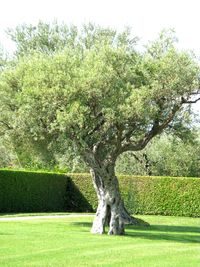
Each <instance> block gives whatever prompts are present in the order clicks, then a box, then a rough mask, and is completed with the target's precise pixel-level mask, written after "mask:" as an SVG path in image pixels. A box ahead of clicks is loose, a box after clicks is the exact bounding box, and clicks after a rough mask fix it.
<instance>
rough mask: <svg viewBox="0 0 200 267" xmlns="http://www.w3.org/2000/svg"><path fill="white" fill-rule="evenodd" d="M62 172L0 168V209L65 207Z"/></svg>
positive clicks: (49, 209) (64, 188)
mask: <svg viewBox="0 0 200 267" xmlns="http://www.w3.org/2000/svg"><path fill="white" fill-rule="evenodd" d="M68 182H69V179H68V177H67V176H65V175H58V174H55V173H45V172H37V173H36V172H24V171H9V170H0V185H1V190H0V211H1V212H36V211H63V210H66V209H67V208H68V206H67V205H68V204H69V195H68V194H66V188H67V185H68Z"/></svg>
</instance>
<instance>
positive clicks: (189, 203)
mask: <svg viewBox="0 0 200 267" xmlns="http://www.w3.org/2000/svg"><path fill="white" fill-rule="evenodd" d="M70 177H71V179H72V180H73V182H74V183H75V184H76V185H77V187H78V188H79V190H80V192H81V193H82V194H83V195H84V196H85V198H86V199H87V200H88V202H89V203H90V205H91V206H92V208H93V209H94V210H96V208H97V198H96V194H95V192H94V189H93V185H92V182H91V177H90V175H88V174H70ZM118 179H119V185H120V190H121V194H122V197H123V200H124V203H125V206H126V208H127V210H128V211H129V212H130V213H132V214H154V215H173V216H191V217H200V178H188V177H180V178H175V177H153V176H148V177H145V176H142V177H141V176H129V175H119V176H118Z"/></svg>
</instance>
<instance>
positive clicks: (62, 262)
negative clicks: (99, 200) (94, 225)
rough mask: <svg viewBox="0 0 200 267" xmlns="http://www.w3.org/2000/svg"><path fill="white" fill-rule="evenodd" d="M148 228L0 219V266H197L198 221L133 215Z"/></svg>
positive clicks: (87, 220) (69, 220)
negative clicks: (120, 232) (106, 231)
mask: <svg viewBox="0 0 200 267" xmlns="http://www.w3.org/2000/svg"><path fill="white" fill-rule="evenodd" d="M139 217H140V218H142V219H144V220H146V221H148V222H150V223H151V227H149V228H144V227H143V228H138V227H131V226H129V227H127V230H126V236H107V235H103V236H99V235H92V234H90V232H89V231H90V227H91V222H92V217H91V218H90V217H79V218H59V219H38V220H30V221H11V222H1V221H0V266H13V267H14V266H16V267H17V266H20V267H23V266H37V267H40V266H52V267H56V266H65V267H68V266H72V267H74V266H75V267H78V266H105V267H107V266H117V267H118V266H124V267H127V266H141V267H151V266H158V267H165V266H171V267H175V266H180V267H184V266H185V267H190V266H191V267H197V266H200V243H199V242H200V231H199V226H200V219H197V218H196V219H194V218H183V217H162V216H139Z"/></svg>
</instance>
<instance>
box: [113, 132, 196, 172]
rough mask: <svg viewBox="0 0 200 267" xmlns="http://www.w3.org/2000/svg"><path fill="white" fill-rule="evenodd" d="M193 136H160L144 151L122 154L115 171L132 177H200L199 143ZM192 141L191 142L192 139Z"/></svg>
mask: <svg viewBox="0 0 200 267" xmlns="http://www.w3.org/2000/svg"><path fill="white" fill-rule="evenodd" d="M198 136H199V133H198V135H197V136H195V134H194V133H193V134H192V135H191V133H190V136H189V137H188V138H187V141H186V140H181V139H179V138H178V137H176V136H172V135H169V134H168V135H166V134H164V135H161V136H159V137H157V138H155V139H154V140H152V142H151V143H149V144H148V146H147V147H146V148H145V149H144V150H143V151H141V152H127V153H124V154H122V155H121V156H120V157H119V159H118V161H117V163H116V172H117V173H121V174H130V175H131V174H133V175H154V176H175V177H177V176H179V177H181V176H185V177H199V175H200V164H199V163H200V162H199V160H200V143H199V140H198ZM190 139H191V140H190Z"/></svg>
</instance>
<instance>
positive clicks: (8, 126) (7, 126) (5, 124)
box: [0, 121, 13, 130]
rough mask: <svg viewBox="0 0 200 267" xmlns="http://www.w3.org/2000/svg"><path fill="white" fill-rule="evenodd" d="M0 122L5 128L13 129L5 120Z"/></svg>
mask: <svg viewBox="0 0 200 267" xmlns="http://www.w3.org/2000/svg"><path fill="white" fill-rule="evenodd" d="M0 123H1V124H3V125H4V126H6V128H7V129H8V130H12V129H13V127H12V126H10V125H9V124H8V123H7V122H5V121H0Z"/></svg>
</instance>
